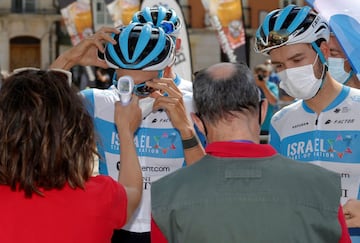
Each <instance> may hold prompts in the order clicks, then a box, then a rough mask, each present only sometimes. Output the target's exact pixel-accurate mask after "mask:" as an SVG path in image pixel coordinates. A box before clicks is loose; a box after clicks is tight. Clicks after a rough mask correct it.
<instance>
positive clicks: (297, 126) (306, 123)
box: [292, 122, 309, 129]
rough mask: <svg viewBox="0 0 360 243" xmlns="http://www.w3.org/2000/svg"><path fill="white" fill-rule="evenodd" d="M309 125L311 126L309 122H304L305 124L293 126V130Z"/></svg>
mask: <svg viewBox="0 0 360 243" xmlns="http://www.w3.org/2000/svg"><path fill="white" fill-rule="evenodd" d="M307 125H309V122H303V123H300V124H296V125H293V126H292V128H293V129H295V128H300V127H304V126H307Z"/></svg>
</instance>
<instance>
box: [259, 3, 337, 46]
mask: <svg viewBox="0 0 360 243" xmlns="http://www.w3.org/2000/svg"><path fill="white" fill-rule="evenodd" d="M329 37H330V29H329V25H328V23H327V22H326V20H325V19H324V18H323V17H321V15H319V14H317V13H315V12H314V11H313V10H312V9H311V8H310V7H309V6H305V7H299V6H296V5H288V6H286V7H285V8H283V9H276V10H274V11H272V12H270V13H269V14H268V15H267V16H266V17H265V19H264V21H263V23H262V25H260V26H259V28H258V29H257V31H256V36H255V51H256V52H258V53H268V52H269V51H271V50H272V49H275V48H278V47H281V46H284V45H292V44H298V43H312V44H314V43H315V42H316V41H318V40H325V41H328V40H329Z"/></svg>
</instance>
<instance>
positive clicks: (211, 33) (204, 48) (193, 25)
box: [0, 0, 303, 71]
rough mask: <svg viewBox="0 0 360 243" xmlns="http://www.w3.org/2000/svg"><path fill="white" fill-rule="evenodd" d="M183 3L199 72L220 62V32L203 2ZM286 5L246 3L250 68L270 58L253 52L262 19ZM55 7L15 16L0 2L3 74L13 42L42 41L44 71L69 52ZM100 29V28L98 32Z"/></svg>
mask: <svg viewBox="0 0 360 243" xmlns="http://www.w3.org/2000/svg"><path fill="white" fill-rule="evenodd" d="M209 1H210V0H209ZM292 1H294V2H296V3H299V4H301V3H303V0H291V1H290V2H292ZM179 2H180V4H181V6H183V10H184V12H186V14H185V17H186V18H187V25H188V26H189V28H188V31H189V39H190V41H189V42H190V45H191V53H192V64H193V70H194V71H196V70H199V69H201V68H204V67H206V66H209V65H211V64H213V63H216V62H219V61H220V45H219V44H218V40H217V35H216V31H215V30H214V29H213V28H211V27H210V26H209V23H208V22H207V19H206V11H205V10H204V8H203V6H202V0H180V1H179ZM284 2H289V0H267V1H259V0H243V7H244V8H245V10H244V12H246V14H245V17H246V18H248V19H246V21H245V22H246V23H247V24H248V25H249V28H247V29H246V34H247V36H248V38H249V39H250V40H249V43H248V46H249V49H248V51H249V56H250V60H249V64H250V67H253V66H254V65H256V64H258V63H260V62H263V61H264V60H265V59H266V56H263V55H260V54H256V53H255V52H254V51H253V43H254V39H253V36H254V33H255V29H256V28H257V26H258V25H259V21H260V20H261V16H264V14H266V13H267V12H269V11H271V10H273V9H275V8H278V7H280V6H281V4H283V3H284ZM54 3H56V1H53V0H38V1H37V6H36V7H37V9H38V12H39V13H36V14H14V13H11V11H10V9H11V4H12V1H10V0H1V1H0V65H1V68H2V69H3V70H8V69H9V60H10V57H9V55H10V53H9V50H10V40H11V38H14V37H18V36H32V37H35V38H38V39H39V40H40V49H41V62H40V63H41V68H47V67H48V65H49V64H50V63H51V62H52V61H53V60H54V59H55V57H56V55H57V51H58V52H60V53H61V52H62V51H63V50H65V49H67V48H69V46H63V45H61V46H58V45H57V42H56V41H57V36H56V31H55V22H56V21H58V20H60V19H61V16H60V15H59V14H56V13H53V12H55V11H56V10H57V9H56V7H57V6H54ZM51 11H52V12H51ZM47 12H50V13H47ZM44 13H46V14H44ZM261 14H263V15H261ZM95 26H96V25H95ZM98 27H99V26H96V28H98Z"/></svg>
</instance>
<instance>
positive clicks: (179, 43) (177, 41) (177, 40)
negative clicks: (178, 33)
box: [175, 38, 181, 51]
mask: <svg viewBox="0 0 360 243" xmlns="http://www.w3.org/2000/svg"><path fill="white" fill-rule="evenodd" d="M180 48H181V39H180V38H176V42H175V50H176V51H178V50H180Z"/></svg>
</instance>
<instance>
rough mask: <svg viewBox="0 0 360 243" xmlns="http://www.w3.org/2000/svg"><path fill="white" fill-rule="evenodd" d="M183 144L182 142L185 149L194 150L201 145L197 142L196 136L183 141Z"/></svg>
mask: <svg viewBox="0 0 360 243" xmlns="http://www.w3.org/2000/svg"><path fill="white" fill-rule="evenodd" d="M181 142H182V145H183V148H184V149H189V148H193V147H196V146H197V145H198V144H199V141H198V140H197V138H196V137H195V136H192V137H191V138H189V139H182V140H181Z"/></svg>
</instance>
